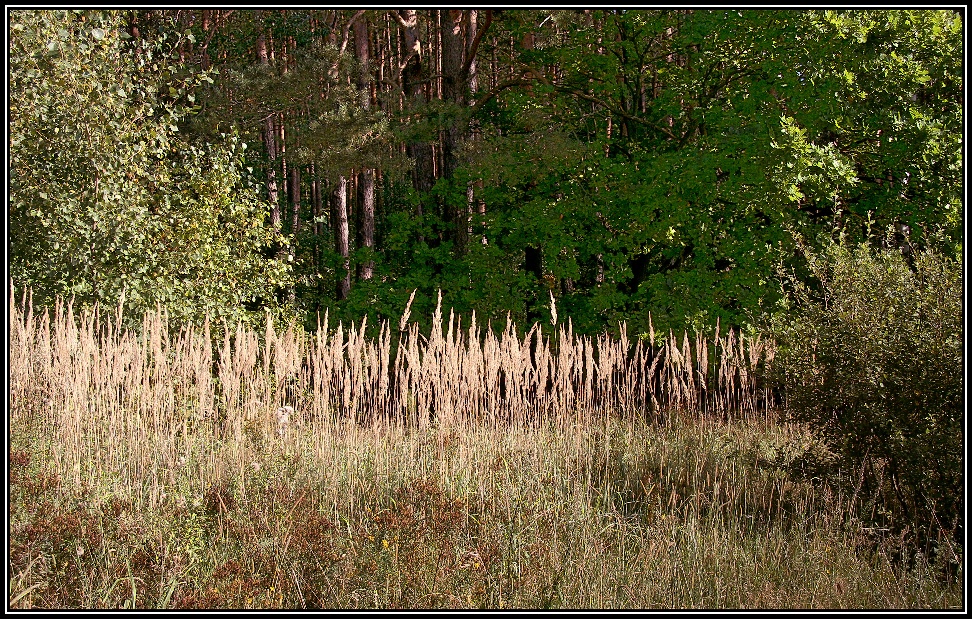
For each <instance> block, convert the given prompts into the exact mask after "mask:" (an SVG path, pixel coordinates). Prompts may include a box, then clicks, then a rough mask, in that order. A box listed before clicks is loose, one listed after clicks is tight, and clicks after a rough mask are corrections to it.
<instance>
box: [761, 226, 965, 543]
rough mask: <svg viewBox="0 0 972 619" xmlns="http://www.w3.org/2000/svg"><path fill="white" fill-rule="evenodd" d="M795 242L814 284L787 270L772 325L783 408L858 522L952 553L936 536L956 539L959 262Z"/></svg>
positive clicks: (926, 253)
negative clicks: (827, 454) (836, 476)
mask: <svg viewBox="0 0 972 619" xmlns="http://www.w3.org/2000/svg"><path fill="white" fill-rule="evenodd" d="M801 246H802V248H803V250H804V253H805V254H806V257H807V262H808V267H809V272H810V275H811V281H813V280H816V281H815V282H814V283H815V284H818V285H815V286H813V287H811V286H808V285H804V284H802V283H799V282H797V281H796V278H794V277H790V278H788V283H789V284H792V285H793V288H794V289H793V291H792V292H791V294H790V295H789V299H788V306H789V307H788V308H787V311H786V312H785V313H783V314H781V315H778V316H777V318H776V319H775V320H776V322H775V324H774V327H773V330H774V332H775V336H776V338H777V342H778V344H779V350H778V353H777V356H776V359H775V363H774V368H773V373H774V375H775V377H776V379H777V381H778V382H779V384H780V385H781V386H782V387H783V390H784V395H785V402H786V406H787V408H788V410H789V411H790V413H791V414H792V415H793V416H794V417H795V418H796V419H797V420H799V421H802V422H806V423H808V424H809V426H810V427H811V428H812V429H813V430H814V432H815V433H816V434H817V436H818V437H819V438H820V439H821V440H822V441H824V442H825V443H826V444H827V445H828V446H829V448H830V450H831V451H832V452H833V453H834V455H835V456H836V461H837V467H836V469H837V471H839V472H840V473H841V478H843V479H848V480H849V481H850V482H852V483H851V484H850V487H851V489H852V491H853V497H854V499H855V500H857V501H859V506H863V507H864V508H865V509H862V510H861V517H862V518H864V519H871V520H881V521H883V523H884V524H885V525H889V526H891V527H892V529H893V530H894V531H896V532H897V533H898V534H899V535H901V536H902V537H903V538H904V537H907V538H910V539H911V540H912V541H915V542H922V543H923V545H924V546H925V551H926V552H928V551H929V550H935V549H937V550H938V551H939V552H943V551H944V550H945V548H950V549H953V550H954V549H955V548H956V546H955V545H953V543H952V542H951V541H948V542H946V541H945V540H946V539H947V538H945V537H944V535H945V534H947V533H951V537H952V539H953V540H955V541H956V542H958V543H959V544H960V543H961V538H962V535H961V530H962V513H963V468H962V422H963V408H962V403H963V380H964V379H963V376H964V374H963V371H962V365H963V347H962V266H961V264H960V263H958V262H957V261H955V260H953V259H950V258H948V257H946V256H944V255H942V254H940V253H937V252H936V251H934V250H933V249H926V250H922V251H920V252H915V253H914V254H909V255H907V256H905V255H902V252H900V251H899V250H897V249H880V250H874V249H872V248H870V247H868V246H867V245H859V246H856V247H855V246H848V245H847V244H845V243H843V242H833V241H830V242H828V243H826V244H825V246H824V248H823V249H822V250H821V251H819V252H814V251H810V250H808V249H807V248H806V247H805V245H803V244H801ZM888 246H890V244H887V245H885V247H888ZM912 534H913V535H914V537H912ZM943 543H947V546H945V545H943ZM950 557H951V558H952V559H953V560H954V559H955V557H956V555H955V554H954V553H953V554H951V555H950Z"/></svg>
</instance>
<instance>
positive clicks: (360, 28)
mask: <svg viewBox="0 0 972 619" xmlns="http://www.w3.org/2000/svg"><path fill="white" fill-rule="evenodd" d="M369 39H370V34H369V32H368V20H367V19H366V18H365V17H363V16H362V17H360V18H359V19H357V20H356V21H355V22H354V51H355V56H357V59H358V63H359V65H360V67H359V71H358V89H359V90H360V91H361V108H362V109H363V110H365V111H366V112H367V111H368V110H370V109H371V79H370V78H371V74H370V70H369V62H370V53H369V49H368V48H369V42H370V41H369ZM358 200H359V202H358V203H359V204H360V205H361V214H360V217H358V223H359V234H360V238H361V246H362V247H365V248H367V249H368V250H374V248H375V171H374V170H373V169H370V168H368V169H365V170H362V171H361V172H360V173H359V174H358ZM374 269H375V263H374V261H373V260H370V259H366V260H365V261H364V262H362V263H361V265H359V267H358V278H359V279H361V280H369V279H371V278H372V276H373V275H374Z"/></svg>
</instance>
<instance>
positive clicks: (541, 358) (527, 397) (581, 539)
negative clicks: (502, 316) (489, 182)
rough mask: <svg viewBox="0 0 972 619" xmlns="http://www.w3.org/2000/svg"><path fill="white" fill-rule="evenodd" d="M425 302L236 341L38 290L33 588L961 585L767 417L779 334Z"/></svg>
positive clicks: (681, 596) (320, 600) (525, 589)
mask: <svg viewBox="0 0 972 619" xmlns="http://www.w3.org/2000/svg"><path fill="white" fill-rule="evenodd" d="M407 317H408V311H407V310H406V314H405V316H403V319H402V321H401V323H400V324H399V329H398V332H397V333H396V332H394V331H393V330H392V328H391V327H390V326H389V325H388V324H387V323H386V324H383V325H380V328H379V329H378V332H379V334H378V336H377V337H376V338H368V337H367V336H366V331H367V324H366V322H365V321H362V323H360V324H359V325H354V324H352V325H351V326H350V327H345V326H344V325H341V324H339V325H338V326H337V328H336V329H331V328H329V326H328V319H327V317H326V316H325V318H324V321H323V324H322V325H321V326H320V327H319V328H318V330H317V332H316V333H313V334H306V333H304V332H302V331H301V330H299V329H296V328H295V327H294V326H292V325H290V326H287V327H286V328H284V329H281V330H278V329H276V328H275V327H274V325H273V324H272V323H270V322H269V321H268V323H267V325H266V327H265V329H264V331H263V333H259V334H258V333H256V332H253V331H247V330H245V329H243V328H239V327H238V328H237V329H236V330H235V331H231V330H229V329H226V330H225V334H224V335H223V336H222V338H220V339H221V341H220V342H217V343H215V344H214V343H212V338H211V337H210V336H211V334H210V331H209V326H208V325H204V326H203V327H201V328H198V329H196V328H191V327H187V328H185V329H182V330H180V331H178V332H176V333H171V334H170V332H169V329H168V327H167V324H166V315H165V312H164V310H162V309H160V310H158V311H156V312H152V313H147V314H146V315H145V316H144V319H143V324H142V328H141V330H140V331H139V332H133V331H126V330H124V329H122V328H121V325H120V324H119V323H118V321H117V319H115V320H112V319H105V318H104V317H103V315H102V313H101V312H99V310H97V308H96V309H95V310H93V311H90V312H81V313H80V315H76V313H75V312H74V310H73V307H72V305H71V304H70V303H58V304H57V306H56V307H55V308H53V311H52V312H49V311H41V312H35V310H34V309H33V307H32V304H31V302H30V298H29V295H25V294H21V296H20V298H19V299H17V298H16V297H15V296H14V295H13V290H11V301H10V411H9V421H10V427H11V436H12V437H13V438H15V439H16V440H17V441H19V442H18V446H17V447H16V449H15V452H14V455H15V456H16V458H14V460H15V462H14V464H15V466H14V469H15V474H14V477H12V480H11V487H12V488H14V490H15V491H16V493H17V496H20V497H21V498H20V499H17V501H16V506H17V510H16V517H15V518H12V523H11V531H12V533H11V539H12V542H11V554H12V555H13V563H12V565H13V566H14V568H13V572H12V573H13V580H12V583H13V584H12V590H11V596H12V598H13V597H16V601H17V604H18V605H20V606H27V607H29V606H52V605H53V606H57V605H63V604H65V603H67V604H70V605H77V606H83V607H93V606H113V605H115V606H117V605H121V604H122V603H123V602H124V603H126V604H129V603H130V605H131V606H138V605H139V604H142V605H146V606H157V607H169V606H176V607H247V608H294V607H313V606H317V607H419V608H427V607H476V606H483V607H492V608H498V607H521V608H522V607H527V608H530V607H533V608H536V607H546V606H551V607H553V606H568V607H601V608H605V607H611V606H615V607H635V608H638V607H640V608H648V607H710V608H711V607H713V606H717V607H736V606H738V607H801V606H803V607H841V606H871V607H881V606H908V607H911V606H916V605H917V606H924V605H931V606H939V607H940V606H941V605H945V604H951V603H954V599H955V593H954V590H948V589H944V590H943V589H942V588H940V587H938V586H937V585H935V584H934V583H933V581H931V580H928V579H924V580H922V579H920V578H919V579H915V578H911V577H899V575H897V574H896V573H895V571H894V569H893V567H892V566H891V565H890V564H889V563H888V562H887V561H886V560H885V561H883V562H882V561H880V560H878V561H875V560H873V559H870V558H865V559H859V558H858V557H857V555H856V554H855V553H857V552H858V551H859V550H858V549H859V548H863V547H865V546H866V542H867V540H866V539H863V540H862V536H863V533H862V532H861V531H860V529H856V530H855V529H853V527H851V528H848V527H847V523H848V522H849V519H848V514H847V513H846V511H845V510H844V508H843V505H844V503H845V502H846V497H840V496H831V495H829V494H827V493H826V492H822V491H820V490H819V489H817V488H816V487H815V486H813V485H812V484H808V483H806V482H801V481H799V480H796V479H791V478H789V477H788V476H787V475H785V474H783V473H782V472H781V470H780V469H779V468H778V467H777V464H778V463H780V462H786V461H790V460H793V459H794V458H796V457H798V456H799V455H800V454H801V453H803V452H805V451H806V449H807V441H808V437H807V435H806V434H805V433H804V432H803V431H802V430H800V429H799V428H795V427H792V426H786V425H780V424H777V423H776V422H775V420H774V419H773V416H772V411H770V412H769V413H767V414H759V415H755V414H753V413H756V412H763V411H765V410H767V409H768V408H771V406H772V394H771V393H770V392H768V391H766V390H765V389H764V388H763V386H762V385H761V383H760V382H759V380H758V375H759V372H760V371H761V364H764V363H765V362H766V360H767V358H768V357H770V356H771V355H772V346H771V345H769V344H767V343H766V342H765V341H762V340H759V339H756V338H754V339H752V340H751V339H750V338H748V337H743V336H741V335H740V334H738V333H737V332H734V331H730V332H729V333H727V334H724V335H723V336H722V337H719V338H716V339H715V340H714V341H710V342H706V341H705V340H704V339H703V338H701V337H700V336H695V337H692V338H690V337H689V336H687V335H683V337H682V338H681V340H679V339H677V338H675V337H674V335H673V334H671V333H670V334H668V336H666V337H663V338H657V339H655V338H654V336H652V337H651V338H649V340H648V341H647V342H646V341H641V340H638V341H635V342H634V343H632V342H631V341H630V340H629V339H628V337H627V335H626V334H625V333H624V331H623V329H622V335H621V338H619V339H612V338H610V337H608V336H606V335H604V336H601V337H598V338H586V337H581V336H577V335H575V334H574V333H573V332H572V329H571V325H570V323H569V321H568V324H567V326H566V327H565V326H563V325H561V326H560V328H558V329H557V330H556V332H555V334H554V336H552V337H545V336H542V334H541V333H540V330H539V327H537V326H534V328H533V329H531V331H530V332H529V333H528V334H527V336H526V337H524V338H523V339H520V338H518V336H517V334H516V329H515V327H514V325H511V324H507V325H506V328H505V329H504V330H503V331H501V332H500V333H499V334H494V333H493V331H492V330H491V329H488V328H487V329H482V328H480V327H478V326H477V325H476V322H475V317H473V318H472V320H471V321H470V325H469V326H468V327H467V328H465V329H464V328H463V327H462V324H461V320H460V319H459V318H457V317H455V316H454V315H453V314H452V313H451V312H450V316H449V319H448V323H446V322H445V321H444V320H443V316H442V313H441V299H440V304H439V307H438V308H437V310H436V313H435V316H434V321H433V328H432V331H431V334H430V335H429V336H424V335H422V334H421V333H419V330H418V328H417V327H416V326H415V325H408V324H407ZM653 339H654V341H652V340H653ZM393 351H394V354H393ZM672 415H676V416H677V417H678V419H677V420H673V419H672V418H671V417H672ZM662 417H668V420H669V421H671V423H665V424H658V423H656V421H658V419H659V418H662ZM31 454H35V455H37V454H39V455H41V456H43V457H42V458H35V459H32V458H33V456H32V455H31ZM52 497H53V498H52ZM78 497H81V498H78ZM50 501H53V502H54V503H50ZM13 503H14V501H13V499H12V504H13ZM57 503H59V504H61V505H62V507H56V506H55V504H57ZM72 505H74V506H75V507H71V506H72ZM38 540H39V541H38ZM45 540H46V541H45ZM153 540H154V541H153ZM862 552H863V551H862ZM864 556H865V557H868V556H869V555H867V554H866V552H865V553H864ZM112 557H115V559H113V558H112ZM592 558H593V560H592ZM55 562H60V563H61V564H64V563H65V562H68V563H67V564H68V565H69V566H70V569H69V570H68V572H66V575H58V574H60V573H59V572H56V570H55V569H54V567H53V565H54V563H55ZM136 575H137V576H138V577H137V578H136ZM129 582H130V584H131V587H130V591H131V592H130V594H129V593H127V588H128V584H126V585H125V586H124V587H121V586H119V583H129ZM48 586H51V587H54V588H56V589H57V591H53V590H50V591H48V590H45V587H48ZM122 589H125V590H126V591H121V590H122Z"/></svg>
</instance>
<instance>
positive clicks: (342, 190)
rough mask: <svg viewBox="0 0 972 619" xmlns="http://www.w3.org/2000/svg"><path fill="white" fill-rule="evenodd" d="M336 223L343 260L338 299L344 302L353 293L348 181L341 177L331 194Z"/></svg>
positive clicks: (335, 244)
mask: <svg viewBox="0 0 972 619" xmlns="http://www.w3.org/2000/svg"><path fill="white" fill-rule="evenodd" d="M331 209H332V210H333V217H332V218H331V220H332V221H333V222H334V249H335V251H336V252H337V253H338V255H340V256H341V258H342V263H341V267H339V268H338V271H337V274H336V275H337V299H338V301H343V300H344V299H347V298H348V294H349V293H350V292H351V260H350V247H349V231H348V179H347V178H346V177H344V176H341V177H340V178H339V179H338V182H337V183H336V184H335V187H334V192H333V193H332V194H331Z"/></svg>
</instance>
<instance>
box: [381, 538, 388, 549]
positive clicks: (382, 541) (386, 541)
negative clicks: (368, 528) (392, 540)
mask: <svg viewBox="0 0 972 619" xmlns="http://www.w3.org/2000/svg"><path fill="white" fill-rule="evenodd" d="M381 545H382V546H384V547H385V548H388V540H387V539H383V540H381Z"/></svg>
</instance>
